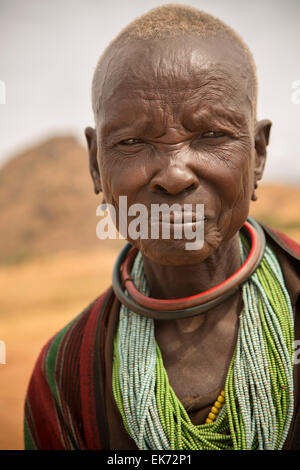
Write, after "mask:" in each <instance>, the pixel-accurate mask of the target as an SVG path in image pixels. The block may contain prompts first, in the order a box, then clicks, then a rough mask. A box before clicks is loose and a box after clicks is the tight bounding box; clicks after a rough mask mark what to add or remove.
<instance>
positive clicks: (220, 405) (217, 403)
mask: <svg viewBox="0 0 300 470" xmlns="http://www.w3.org/2000/svg"><path fill="white" fill-rule="evenodd" d="M215 407H216V408H219V409H220V408H222V404H221V403H219V402H218V401H216V402H215Z"/></svg>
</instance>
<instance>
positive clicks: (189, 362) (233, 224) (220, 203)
mask: <svg viewBox="0 0 300 470" xmlns="http://www.w3.org/2000/svg"><path fill="white" fill-rule="evenodd" d="M109 54H110V57H108V59H107V63H109V66H108V67H106V66H104V67H103V70H101V71H100V77H99V80H100V81H101V96H100V97H99V100H100V101H99V113H98V119H97V122H96V129H92V128H87V129H86V131H85V133H86V137H87V141H88V146H89V151H90V169H91V175H92V178H93V182H94V186H95V192H96V193H98V192H100V191H101V192H103V196H104V199H105V200H106V201H107V202H108V203H111V204H113V205H114V206H115V208H116V210H117V212H118V198H119V196H120V195H126V196H127V199H128V206H129V205H130V204H133V203H143V204H145V205H146V207H147V208H149V209H150V207H151V204H152V203H158V204H161V203H167V204H173V203H179V204H180V205H183V204H185V203H189V204H194V205H195V204H196V203H202V204H204V213H205V217H206V218H205V224H204V227H205V228H204V230H205V232H204V245H203V247H202V248H201V249H199V250H196V251H187V250H185V249H184V244H185V242H186V241H187V240H184V239H183V240H176V239H174V238H171V239H170V240H163V239H158V240H151V239H149V240H131V239H128V240H129V241H130V242H131V243H132V244H133V245H134V246H136V247H137V248H138V249H139V250H140V251H141V252H142V254H143V260H144V268H145V274H146V277H147V281H148V284H149V287H150V293H151V296H152V297H156V298H161V299H170V298H181V297H186V296H190V295H195V294H197V293H200V292H202V291H205V290H207V289H209V288H211V287H213V286H215V285H217V284H218V283H220V282H222V281H224V280H225V279H226V278H228V277H229V276H230V275H231V274H233V273H234V272H235V271H236V270H237V269H238V267H239V266H240V254H239V237H238V231H239V229H240V228H241V227H242V226H243V224H244V222H245V220H246V218H247V216H248V213H249V205H250V201H251V199H253V200H255V194H254V190H255V184H257V182H258V181H259V180H260V179H261V178H262V175H263V170H264V166H265V159H266V146H267V144H268V139H269V131H270V127H271V122H270V121H268V120H263V121H259V122H256V121H255V119H254V117H253V113H252V106H251V103H252V100H253V96H252V84H251V82H250V81H249V78H248V77H249V76H250V74H249V73H248V72H249V70H248V67H249V66H248V64H247V62H246V61H245V58H244V56H243V55H242V54H241V51H240V49H239V48H238V47H237V46H236V45H235V44H234V43H233V41H232V39H231V38H222V39H221V40H220V37H218V36H215V37H211V38H206V39H203V38H199V37H192V36H184V37H182V36H181V37H176V38H172V39H165V40H148V41H146V42H143V43H140V42H138V43H137V42H131V43H129V44H127V45H126V46H125V47H122V48H120V49H115V50H113V51H111V52H110V53H109ZM241 309H242V297H241V291H239V292H238V293H237V294H235V295H234V296H232V297H230V298H229V299H227V300H226V301H224V302H223V303H222V304H220V305H219V306H218V307H217V308H214V309H213V310H210V311H208V312H206V313H205V314H202V315H198V316H197V317H194V318H191V319H184V320H176V321H174V320H173V321H156V322H155V328H156V339H157V341H158V344H159V346H160V348H161V351H162V354H163V359H164V363H165V366H166V369H167V372H168V376H169V380H170V383H171V385H172V386H173V388H174V390H175V392H176V394H177V396H178V397H179V398H180V399H181V400H182V402H183V403H184V404H185V405H186V406H187V407H189V406H193V405H192V403H194V405H195V399H196V398H197V397H199V400H198V405H199V406H205V405H206V404H208V403H210V402H211V401H212V400H213V399H214V397H215V396H216V394H218V391H219V390H220V389H221V388H222V387H223V385H224V380H225V377H226V374H227V370H228V366H229V363H230V360H231V357H232V353H233V350H234V346H235V342H236V337H237V331H238V316H239V314H240V312H241Z"/></svg>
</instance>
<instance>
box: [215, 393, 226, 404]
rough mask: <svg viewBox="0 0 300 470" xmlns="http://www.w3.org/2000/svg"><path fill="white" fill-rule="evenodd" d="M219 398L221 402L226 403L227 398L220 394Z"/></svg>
mask: <svg viewBox="0 0 300 470" xmlns="http://www.w3.org/2000/svg"><path fill="white" fill-rule="evenodd" d="M217 400H218V401H219V402H220V403H224V401H225V398H224V397H222V395H219V396H218V398H217Z"/></svg>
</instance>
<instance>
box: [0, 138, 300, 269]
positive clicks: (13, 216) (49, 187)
mask: <svg viewBox="0 0 300 470" xmlns="http://www.w3.org/2000/svg"><path fill="white" fill-rule="evenodd" d="M257 195H258V201H257V202H255V203H252V206H251V215H253V216H254V217H257V218H258V220H261V221H264V222H265V223H267V224H269V225H271V226H273V227H275V228H277V229H279V230H281V231H284V232H285V233H287V234H288V235H290V236H291V237H292V238H294V239H296V240H298V241H299V242H300V215H299V203H300V186H298V187H291V186H284V185H276V184H273V185H262V184H261V185H259V188H258V190H257ZM100 202H101V195H100V196H96V195H95V194H94V192H93V185H92V181H91V179H90V176H89V171H88V154H87V150H86V149H84V148H83V147H82V146H81V145H80V144H79V143H78V142H77V140H76V139H75V138H74V137H72V136H67V137H55V138H52V139H49V140H46V141H45V142H42V143H40V144H39V145H36V146H34V147H32V148H31V149H28V150H27V151H25V152H23V153H21V154H19V155H17V156H16V157H15V158H13V159H11V160H10V161H9V162H8V163H7V164H6V165H5V166H4V167H3V168H1V169H0V211H1V218H0V233H1V244H0V263H2V264H7V263H8V264H11V263H15V262H19V261H23V260H26V259H28V258H32V257H36V256H40V255H45V254H49V253H55V252H58V251H66V250H80V251H82V250H86V249H94V248H99V250H100V249H104V248H105V247H106V246H112V245H113V246H121V245H122V244H123V243H124V242H123V241H121V240H116V241H114V240H105V241H102V240H99V239H97V237H96V234H95V230H96V224H97V220H98V219H97V217H96V207H97V205H98V204H100Z"/></svg>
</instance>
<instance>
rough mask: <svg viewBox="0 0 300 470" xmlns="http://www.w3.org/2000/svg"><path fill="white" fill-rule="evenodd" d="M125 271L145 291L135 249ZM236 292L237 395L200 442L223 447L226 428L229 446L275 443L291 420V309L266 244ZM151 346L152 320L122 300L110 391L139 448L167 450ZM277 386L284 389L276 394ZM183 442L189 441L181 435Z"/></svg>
mask: <svg viewBox="0 0 300 470" xmlns="http://www.w3.org/2000/svg"><path fill="white" fill-rule="evenodd" d="M240 250H241V260H242V262H243V261H244V260H245V259H246V257H247V254H248V251H249V247H248V246H247V242H246V240H245V239H244V237H242V235H240ZM131 274H132V277H133V278H134V279H138V280H139V281H138V285H137V287H138V288H139V290H140V291H141V292H142V293H143V294H144V295H149V288H148V285H147V282H146V278H145V275H144V271H143V262H142V256H141V254H140V253H138V254H137V256H136V258H135V261H134V265H133V268H132V273H131ZM266 279H267V281H266ZM274 279H275V281H274ZM276 280H277V281H276ZM266 282H267V283H266ZM242 294H243V302H244V307H243V310H242V312H241V314H240V326H239V332H238V338H237V344H236V349H235V352H234V356H233V359H232V363H231V366H230V368H229V372H228V375H230V374H233V379H232V380H231V382H230V383H232V384H233V387H234V391H233V392H232V393H233V394H234V397H235V399H234V400H231V401H228V402H227V400H226V403H225V405H224V407H223V409H222V411H221V413H220V414H219V416H218V418H217V420H216V422H215V423H213V424H209V425H201V426H204V427H203V429H205V430H206V429H207V430H208V431H207V436H208V437H207V439H210V438H211V440H212V442H211V444H209V443H208V444H207V447H205V446H203V442H206V440H204V441H203V442H202V443H201V441H199V443H198V446H197V448H199V449H202V448H220V449H221V448H227V447H222V445H223V444H222V442H223V441H224V440H225V441H228V432H230V434H231V448H235V449H253V448H257V449H266V450H267V449H269V450H271V449H281V448H282V446H283V444H284V442H285V439H286V437H287V433H288V430H289V427H290V424H291V420H292V416H293V405H294V391H293V331H294V325H293V323H294V320H293V311H292V306H291V302H290V298H289V294H288V292H287V290H286V287H285V283H284V279H283V275H282V272H281V268H280V265H279V263H278V261H277V258H276V256H275V254H274V253H273V251H272V250H271V248H270V247H269V246H266V249H265V254H264V258H263V261H262V263H261V265H260V266H259V268H258V269H257V270H256V272H255V273H254V274H253V275H252V276H251V278H250V279H249V280H248V281H247V282H246V283H244V284H243V287H242ZM157 348H158V345H157V343H156V341H155V334H154V322H153V320H152V319H151V318H146V317H143V316H140V315H138V314H136V313H134V312H132V311H130V310H129V309H128V308H126V307H125V306H124V305H121V308H120V316H119V326H118V332H117V336H116V340H115V354H114V361H113V392H114V397H115V400H116V402H117V404H118V407H119V409H120V412H121V414H122V417H123V421H124V424H125V427H126V429H127V431H128V432H129V434H130V435H131V437H132V438H133V439H134V441H135V443H136V445H137V447H138V448H139V449H155V450H159V449H161V450H169V449H171V448H173V446H174V444H172V445H171V444H170V437H169V435H168V432H167V431H166V429H165V428H164V426H163V424H162V422H161V419H160V415H159V410H158V406H157V397H156V364H157V359H158V358H157ZM229 378H230V377H228V378H227V382H228V380H229ZM275 382H276V384H275ZM275 385H276V386H275ZM280 387H283V388H284V391H285V393H284V395H282V396H281V395H280V390H281V388H280ZM277 389H279V392H278V390H277ZM188 419H189V418H188ZM223 422H224V423H225V422H226V423H227V428H228V430H229V431H228V432H227V431H226V430H225V431H224V438H222V439H221V441H220V443H219V444H218V443H216V442H215V440H214V436H213V432H214V430H215V429H217V428H218V429H219V428H220V429H221V431H222V432H223V428H224V427H226V426H225V425H224V424H223ZM190 424H191V423H190ZM191 426H193V425H192V424H191ZM205 426H206V427H205ZM195 428H199V426H198V427H195ZM193 445H194V444H193ZM224 445H225V444H224ZM226 445H227V444H226ZM185 446H186V447H183V448H193V447H189V446H188V444H186V443H185ZM218 446H219V447H218Z"/></svg>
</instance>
